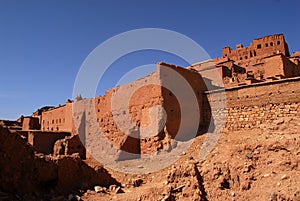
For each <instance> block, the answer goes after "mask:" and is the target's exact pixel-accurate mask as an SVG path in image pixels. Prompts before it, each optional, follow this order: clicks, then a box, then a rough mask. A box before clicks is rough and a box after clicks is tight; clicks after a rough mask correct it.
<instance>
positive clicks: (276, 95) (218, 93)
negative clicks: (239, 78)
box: [203, 77, 300, 132]
mask: <svg viewBox="0 0 300 201" xmlns="http://www.w3.org/2000/svg"><path fill="white" fill-rule="evenodd" d="M205 94H206V96H207V100H208V101H206V102H204V106H203V107H204V108H208V107H209V106H210V107H211V105H212V104H211V103H212V102H217V103H218V102H221V101H225V102H226V108H220V107H211V108H210V109H211V111H208V110H206V111H205V112H204V116H206V117H209V116H210V115H211V114H210V113H213V115H214V116H215V118H216V119H217V120H218V119H219V120H220V119H222V118H223V119H225V125H224V131H225V132H226V131H238V130H247V129H254V128H259V129H264V128H267V127H272V128H271V129H274V130H277V129H278V125H279V124H281V123H283V122H284V121H288V120H289V119H290V120H291V119H292V118H293V117H298V118H299V117H300V103H299V95H300V77H296V78H289V79H284V80H278V81H273V82H264V83H257V84H253V85H246V86H240V87H236V88H230V89H226V90H225V91H222V90H215V91H207V92H205ZM224 97H226V99H225V100H224V99H223V98H224ZM204 119H206V120H208V118H204ZM207 123H209V122H207ZM276 125H277V126H276ZM269 129H270V128H269ZM286 129H287V128H286Z"/></svg>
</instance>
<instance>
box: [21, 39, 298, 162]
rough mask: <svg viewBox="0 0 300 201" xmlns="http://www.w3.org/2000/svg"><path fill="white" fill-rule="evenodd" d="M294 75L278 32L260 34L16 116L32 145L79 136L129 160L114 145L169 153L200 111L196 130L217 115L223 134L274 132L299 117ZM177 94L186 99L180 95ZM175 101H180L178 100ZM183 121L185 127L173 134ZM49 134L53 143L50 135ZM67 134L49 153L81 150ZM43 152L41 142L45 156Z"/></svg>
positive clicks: (294, 67) (136, 151) (295, 65)
mask: <svg viewBox="0 0 300 201" xmlns="http://www.w3.org/2000/svg"><path fill="white" fill-rule="evenodd" d="M171 72H176V73H177V74H178V75H180V76H179V77H181V78H183V79H184V80H185V82H187V83H188V85H189V86H190V87H191V90H192V94H193V95H194V98H195V99H196V102H192V98H193V97H191V96H188V95H186V94H185V93H182V94H180V91H181V92H186V90H187V89H185V88H183V85H184V84H183V83H184V82H182V81H180V79H176V76H175V74H172V73H171ZM216 74H219V75H220V79H219V80H218V79H217V80H216V79H215V75H216ZM202 76H203V77H204V78H203V77H202ZM299 76H300V52H296V53H293V54H292V55H291V56H290V54H289V51H288V46H287V43H286V42H285V40H284V36H283V35H282V34H277V35H272V36H267V37H263V38H259V39H255V40H254V41H253V42H252V43H251V44H250V46H249V47H243V46H242V45H237V47H236V50H232V49H231V48H229V47H225V48H223V50H222V57H220V58H216V59H213V60H209V61H205V62H200V63H197V64H194V65H192V66H189V67H187V68H182V67H178V66H174V65H170V64H165V63H158V64H157V69H156V71H155V72H154V73H152V74H150V75H148V76H146V77H144V78H141V79H139V80H137V81H134V82H132V83H129V84H125V85H122V86H117V87H115V88H113V89H110V90H108V91H107V92H106V93H105V95H104V96H98V97H96V98H92V99H82V100H76V101H70V100H67V101H66V104H65V105H61V106H59V107H56V108H53V107H44V108H41V109H40V110H38V111H37V112H35V113H34V114H33V115H32V116H31V117H25V118H22V120H23V131H22V132H24V130H25V131H26V132H27V138H28V140H30V141H32V144H33V146H34V147H40V145H41V144H43V143H45V140H43V141H39V139H48V138H46V137H44V136H42V135H43V134H44V135H55V134H59V133H64V132H67V133H69V134H71V135H72V137H73V136H74V135H77V134H80V135H81V136H80V137H81V139H82V140H83V142H84V143H85V144H84V146H87V145H89V146H90V147H89V148H91V150H89V151H93V150H96V149H99V146H100V148H101V149H102V151H103V153H100V155H101V154H108V153H107V149H108V148H110V147H111V146H113V147H115V148H117V149H116V150H113V153H111V154H110V155H111V156H116V158H115V159H116V160H122V159H128V157H129V156H128V155H124V154H122V153H120V152H119V149H121V150H123V151H126V152H128V153H132V154H138V155H140V154H147V153H154V152H156V151H158V150H166V151H169V150H171V149H172V148H174V146H176V143H174V141H175V138H176V140H182V141H184V140H188V136H189V134H190V133H191V132H194V130H193V129H192V127H193V125H192V124H190V122H193V121H192V120H193V119H194V118H195V117H196V116H197V115H200V119H199V120H198V122H197V128H198V134H201V132H205V131H206V129H207V128H208V126H209V125H214V126H215V127H216V126H218V125H217V124H218V122H222V121H220V120H224V122H225V124H224V128H223V131H225V132H227V131H232V130H243V129H246V130H247V129H253V128H261V129H263V128H265V127H268V126H270V125H271V126H272V129H277V128H276V124H277V123H278V124H280V122H282V121H286V119H285V118H293V117H299V114H300V112H299V111H300V108H299V101H298V100H299V95H300V90H299V89H300V77H299ZM176 91H177V92H176ZM178 91H179V94H178ZM180 95H182V96H183V97H184V98H185V99H184V98H183V99H182V98H181V99H180ZM179 99H180V100H179ZM182 100H185V103H186V104H183V105H181V104H182V103H181V102H182ZM220 103H226V105H220ZM182 106H183V108H182ZM189 106H190V107H189ZM195 106H196V107H195ZM195 108H196V109H195ZM276 122H277V123H276ZM182 123H183V124H184V125H185V127H186V130H185V132H184V134H183V135H182V136H180V137H179V138H178V131H179V127H180V125H181V124H182ZM274 125H275V126H274ZM39 126H40V127H39ZM31 130H41V131H40V132H32V131H31ZM18 132H21V131H18ZM100 133H102V134H103V137H104V138H105V139H106V140H108V142H107V143H106V144H103V145H99V136H100ZM34 134H35V136H34ZM24 136H25V137H26V133H25V134H24ZM57 136H58V135H57ZM91 136H92V137H91ZM33 137H34V138H33ZM50 137H51V146H53V145H52V144H53V143H54V141H55V140H54V139H56V136H50ZM72 137H71V138H70V139H69V140H60V141H59V142H57V143H56V148H55V149H56V152H57V153H71V152H72V153H73V151H74V149H72V150H71V149H70V150H65V149H67V147H72V146H73V145H74V146H75V145H76V147H77V146H78V147H79V148H80V150H81V147H83V146H81V144H80V143H77V142H74V141H75V140H74V139H76V138H72ZM93 137H94V138H93ZM60 138H61V137H60ZM32 139H34V140H32ZM49 139H50V138H49ZM49 143H50V142H49ZM68 143H70V145H65V146H66V147H61V146H62V145H63V144H68ZM74 146H73V147H74ZM79 148H78V149H79ZM62 150H63V151H62ZM50 151H51V147H50V148H49V146H47V153H49V152H50ZM114 151H115V152H114ZM81 152H82V153H85V151H84V150H81ZM83 157H84V156H83ZM129 158H130V157H129Z"/></svg>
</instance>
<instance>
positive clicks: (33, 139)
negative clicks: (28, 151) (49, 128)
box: [28, 131, 71, 154]
mask: <svg viewBox="0 0 300 201" xmlns="http://www.w3.org/2000/svg"><path fill="white" fill-rule="evenodd" d="M70 135H71V134H70V133H68V132H44V131H29V132H28V142H29V143H30V144H31V145H32V146H33V149H34V150H35V151H36V152H38V153H43V154H52V153H53V147H54V143H55V142H56V141H57V140H58V139H62V138H65V137H66V136H70Z"/></svg>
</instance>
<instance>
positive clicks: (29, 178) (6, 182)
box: [0, 126, 119, 200]
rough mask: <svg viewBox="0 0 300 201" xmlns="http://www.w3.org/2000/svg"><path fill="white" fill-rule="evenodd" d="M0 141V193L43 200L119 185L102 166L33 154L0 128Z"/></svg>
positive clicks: (13, 134) (72, 157)
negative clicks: (78, 191)
mask: <svg viewBox="0 0 300 201" xmlns="http://www.w3.org/2000/svg"><path fill="white" fill-rule="evenodd" d="M0 142H1V143H0V157H1V160H0V181H1V182H0V190H1V191H4V192H10V193H12V194H14V195H17V194H19V195H20V194H27V195H28V196H29V198H31V199H29V198H28V196H27V200H44V199H43V196H44V195H46V194H50V193H52V195H53V193H54V194H55V192H56V193H69V192H70V191H77V190H79V189H87V188H90V187H93V186H94V185H101V186H106V187H108V186H109V185H111V184H117V185H119V182H118V181H116V180H115V179H114V178H112V177H111V175H110V174H109V173H108V172H107V170H106V169H105V168H104V167H102V166H101V165H96V166H90V165H88V164H86V163H85V162H84V161H82V160H81V159H80V157H79V156H77V155H72V156H70V155H69V156H57V157H52V156H50V155H48V156H45V155H43V154H37V155H35V154H34V149H33V147H32V146H31V145H30V144H28V143H27V141H26V140H25V139H23V138H22V137H21V136H19V135H18V134H16V133H10V131H9V130H8V129H6V128H3V127H1V126H0ZM32 196H33V197H32ZM39 196H42V198H38V197H39Z"/></svg>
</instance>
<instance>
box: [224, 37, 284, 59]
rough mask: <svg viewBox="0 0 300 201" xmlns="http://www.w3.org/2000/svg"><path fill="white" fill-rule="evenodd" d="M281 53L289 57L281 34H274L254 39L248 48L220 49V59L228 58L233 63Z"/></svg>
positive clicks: (240, 46) (239, 45) (239, 46)
mask: <svg viewBox="0 0 300 201" xmlns="http://www.w3.org/2000/svg"><path fill="white" fill-rule="evenodd" d="M278 53H282V54H283V55H285V56H289V50H288V46H287V43H286V42H285V39H284V36H283V34H275V35H271V36H265V37H262V38H258V39H254V40H253V42H252V43H251V44H250V45H249V47H243V45H242V44H238V45H236V49H235V50H233V49H231V48H230V47H224V48H223V49H222V57H221V58H220V61H221V60H222V58H230V59H231V60H234V61H242V60H248V59H251V58H255V57H265V56H269V55H273V54H278Z"/></svg>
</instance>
